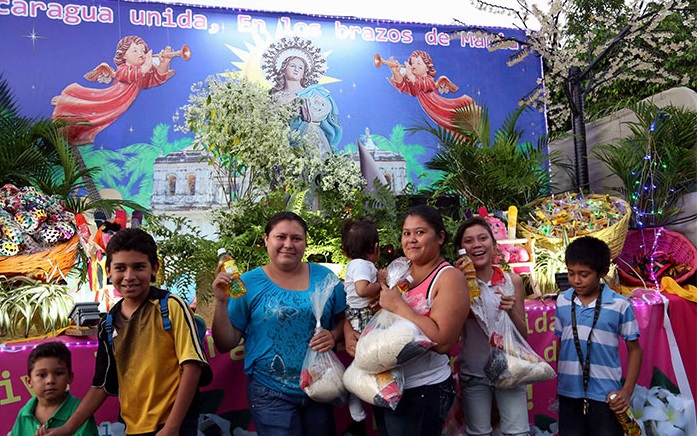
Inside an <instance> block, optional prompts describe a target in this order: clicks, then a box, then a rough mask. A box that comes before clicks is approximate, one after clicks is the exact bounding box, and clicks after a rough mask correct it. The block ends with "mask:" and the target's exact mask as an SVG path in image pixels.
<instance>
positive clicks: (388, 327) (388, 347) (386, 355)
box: [354, 309, 436, 374]
mask: <svg viewBox="0 0 697 436" xmlns="http://www.w3.org/2000/svg"><path fill="white" fill-rule="evenodd" d="M435 345H436V343H435V342H433V341H432V340H431V339H429V338H428V336H426V335H425V334H424V333H423V332H422V331H421V329H420V328H419V327H417V325H416V324H414V323H413V322H411V321H409V320H407V319H405V318H402V317H401V316H399V315H396V314H394V313H392V312H390V311H387V310H385V309H381V310H380V311H379V312H378V313H376V314H375V315H374V316H373V317H372V318H371V319H370V321H368V324H367V325H366V326H365V329H364V330H363V332H362V333H361V336H360V338H359V339H358V344H356V356H355V358H354V364H355V365H357V366H358V367H359V368H360V369H362V370H364V371H367V372H369V373H372V374H377V373H380V372H383V371H387V370H390V369H392V368H394V367H396V366H397V365H401V364H403V363H405V362H407V361H408V360H410V359H412V358H414V357H416V356H420V355H421V354H423V353H425V352H426V351H428V350H429V349H430V348H432V347H433V346H435Z"/></svg>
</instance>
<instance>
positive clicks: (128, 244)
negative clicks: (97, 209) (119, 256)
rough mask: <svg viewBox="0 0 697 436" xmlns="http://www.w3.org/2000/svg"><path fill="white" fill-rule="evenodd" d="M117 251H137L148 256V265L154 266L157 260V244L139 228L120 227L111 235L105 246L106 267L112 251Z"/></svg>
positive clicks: (109, 264)
mask: <svg viewBox="0 0 697 436" xmlns="http://www.w3.org/2000/svg"><path fill="white" fill-rule="evenodd" d="M119 251H138V252H140V253H143V254H145V255H146V256H148V260H149V261H150V265H151V266H152V267H153V268H154V267H155V265H157V264H158V263H159V261H158V260H157V244H156V243H155V240H154V239H153V238H152V236H150V234H148V233H147V232H145V231H144V230H142V229H140V228H135V229H130V228H129V229H121V230H119V231H118V232H116V233H115V234H114V236H112V238H111V239H110V240H109V243H108V244H107V246H106V267H107V268H110V267H111V259H112V257H113V255H114V253H116V252H119Z"/></svg>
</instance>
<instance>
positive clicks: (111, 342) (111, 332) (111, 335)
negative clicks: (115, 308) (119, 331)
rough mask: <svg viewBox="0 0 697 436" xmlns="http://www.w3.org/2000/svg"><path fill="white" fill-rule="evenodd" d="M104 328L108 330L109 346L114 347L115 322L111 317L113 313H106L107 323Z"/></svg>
mask: <svg viewBox="0 0 697 436" xmlns="http://www.w3.org/2000/svg"><path fill="white" fill-rule="evenodd" d="M104 328H105V329H106V337H107V341H108V342H109V346H110V347H111V346H112V345H114V320H113V318H112V316H111V311H109V312H107V313H106V321H105V322H104Z"/></svg>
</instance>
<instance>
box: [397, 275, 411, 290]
mask: <svg viewBox="0 0 697 436" xmlns="http://www.w3.org/2000/svg"><path fill="white" fill-rule="evenodd" d="M413 281H414V278H413V277H412V276H411V275H408V276H406V277H404V279H403V280H402V281H400V282H399V283H397V289H399V292H401V293H402V294H404V293H407V292H409V287H410V286H411V283H412V282H413Z"/></svg>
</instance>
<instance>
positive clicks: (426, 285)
mask: <svg viewBox="0 0 697 436" xmlns="http://www.w3.org/2000/svg"><path fill="white" fill-rule="evenodd" d="M449 265H450V264H449V263H448V262H446V261H443V262H442V263H440V264H439V265H438V266H437V267H436V268H435V269H434V270H433V271H431V273H430V274H429V275H428V277H426V278H425V279H424V280H423V281H422V282H421V283H419V284H418V285H416V286H414V287H413V288H411V289H409V292H407V293H406V294H404V299H405V300H406V302H407V304H408V305H409V307H411V308H412V309H414V312H416V313H418V314H419V315H423V316H428V315H429V314H430V313H431V286H432V285H433V279H434V278H435V276H436V274H438V272H439V271H440V270H442V269H443V268H445V267H447V266H449Z"/></svg>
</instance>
